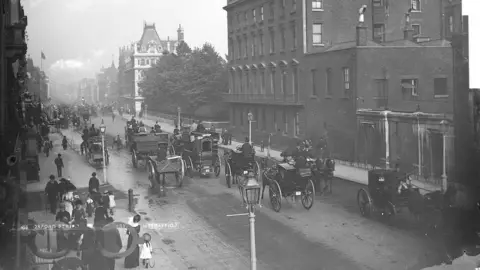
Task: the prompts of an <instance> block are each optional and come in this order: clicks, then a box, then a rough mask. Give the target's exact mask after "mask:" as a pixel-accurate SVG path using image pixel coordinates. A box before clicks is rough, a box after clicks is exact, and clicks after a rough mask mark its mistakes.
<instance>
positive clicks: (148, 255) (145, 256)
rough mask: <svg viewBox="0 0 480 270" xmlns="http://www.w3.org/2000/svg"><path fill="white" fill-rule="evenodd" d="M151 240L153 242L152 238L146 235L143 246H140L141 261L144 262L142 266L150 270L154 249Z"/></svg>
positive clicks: (144, 235)
mask: <svg viewBox="0 0 480 270" xmlns="http://www.w3.org/2000/svg"><path fill="white" fill-rule="evenodd" d="M151 240H152V236H151V235H150V234H148V233H144V234H143V244H139V245H141V247H142V248H141V251H140V260H141V261H142V265H143V266H144V267H145V268H148V266H149V264H150V260H151V259H152V252H153V248H152V244H151V243H150V241H151Z"/></svg>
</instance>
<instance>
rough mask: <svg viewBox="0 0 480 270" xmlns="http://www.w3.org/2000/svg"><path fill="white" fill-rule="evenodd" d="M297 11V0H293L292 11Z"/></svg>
mask: <svg viewBox="0 0 480 270" xmlns="http://www.w3.org/2000/svg"><path fill="white" fill-rule="evenodd" d="M295 11H297V0H292V12H295Z"/></svg>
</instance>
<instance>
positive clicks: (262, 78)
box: [260, 70, 266, 94]
mask: <svg viewBox="0 0 480 270" xmlns="http://www.w3.org/2000/svg"><path fill="white" fill-rule="evenodd" d="M265 85H266V82H265V70H262V71H261V72H260V93H262V94H265Z"/></svg>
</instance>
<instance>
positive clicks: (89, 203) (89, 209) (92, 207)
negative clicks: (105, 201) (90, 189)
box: [86, 194, 95, 217]
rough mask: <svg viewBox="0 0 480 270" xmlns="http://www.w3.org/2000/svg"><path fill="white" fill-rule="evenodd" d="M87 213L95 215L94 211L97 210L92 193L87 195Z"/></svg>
mask: <svg viewBox="0 0 480 270" xmlns="http://www.w3.org/2000/svg"><path fill="white" fill-rule="evenodd" d="M86 210H87V211H86V212H87V215H88V217H92V216H93V211H94V210H95V204H94V201H93V199H92V198H91V195H90V194H89V195H88V196H87V209H86Z"/></svg>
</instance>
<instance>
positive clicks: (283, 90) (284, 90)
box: [280, 70, 287, 95]
mask: <svg viewBox="0 0 480 270" xmlns="http://www.w3.org/2000/svg"><path fill="white" fill-rule="evenodd" d="M280 81H281V84H280V92H281V93H283V94H284V95H285V94H286V93H287V72H286V71H285V70H282V77H281V80H280Z"/></svg>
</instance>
